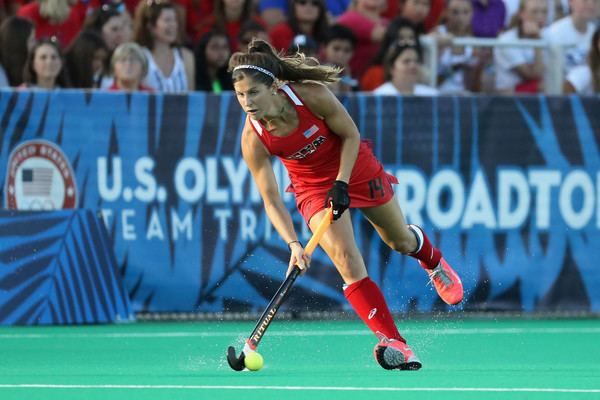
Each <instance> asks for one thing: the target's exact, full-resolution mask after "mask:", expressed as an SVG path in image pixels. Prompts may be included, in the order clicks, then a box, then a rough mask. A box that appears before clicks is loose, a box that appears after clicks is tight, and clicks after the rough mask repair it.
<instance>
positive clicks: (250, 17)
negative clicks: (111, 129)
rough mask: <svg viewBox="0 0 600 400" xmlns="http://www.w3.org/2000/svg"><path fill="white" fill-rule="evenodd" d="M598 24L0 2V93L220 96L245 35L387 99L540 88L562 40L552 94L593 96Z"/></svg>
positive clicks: (434, 5) (535, 11) (513, 12)
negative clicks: (477, 41)
mask: <svg viewBox="0 0 600 400" xmlns="http://www.w3.org/2000/svg"><path fill="white" fill-rule="evenodd" d="M599 22H600V0H0V87H17V88H31V89H35V88H39V89H46V90H48V89H58V88H82V89H100V90H124V91H134V90H140V91H148V92H162V93H185V92H189V91H194V90H197V91H205V92H212V93H220V92H222V91H228V90H232V89H233V86H232V83H231V78H230V76H229V74H228V72H227V64H228V60H229V58H230V56H231V54H233V53H234V52H236V51H239V50H242V49H245V48H246V46H247V45H248V43H249V42H250V41H251V40H252V39H253V38H256V37H257V38H261V39H264V40H268V41H269V42H270V43H271V44H272V45H273V46H274V47H275V48H276V49H277V50H278V51H280V52H282V53H286V52H287V53H290V52H296V51H302V52H304V53H305V54H306V55H307V56H311V57H314V58H316V59H318V60H319V61H320V62H321V63H326V64H333V65H337V66H340V67H343V73H342V74H343V76H342V79H341V80H340V82H338V83H336V84H333V85H332V90H334V91H335V92H336V93H348V92H352V91H363V92H373V93H375V94H385V95H397V94H403V95H425V96H431V95H436V94H466V93H501V94H514V93H539V92H543V91H544V76H545V74H546V72H547V71H546V68H547V66H548V62H549V58H548V55H549V49H550V48H551V47H550V46H553V45H561V46H564V60H562V63H561V64H562V65H563V66H564V68H563V71H562V72H563V77H562V79H563V82H561V83H562V87H563V89H564V91H565V92H567V93H580V94H594V93H599V92H600V32H599V29H598V28H599ZM471 37H475V38H494V39H496V40H497V42H498V43H500V44H501V43H510V44H512V43H515V42H518V41H520V40H522V39H539V40H542V41H544V42H545V43H547V44H548V46H547V47H543V48H540V47H518V46H515V47H511V46H502V45H496V46H495V47H486V46H476V45H469V46H458V45H456V44H455V43H454V42H455V39H456V38H471ZM424 38H427V41H428V43H435V45H436V46H437V48H438V51H437V57H438V59H437V62H436V63H435V64H436V65H437V68H436V69H435V70H430V69H429V68H427V65H429V64H427V63H424V60H425V54H424V48H425V46H424V45H423V44H424V42H423V40H424ZM432 82H435V84H432Z"/></svg>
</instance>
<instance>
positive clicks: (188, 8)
mask: <svg viewBox="0 0 600 400" xmlns="http://www.w3.org/2000/svg"><path fill="white" fill-rule="evenodd" d="M134 1H136V2H137V1H138V0H134ZM174 3H176V4H178V5H179V6H181V8H183V10H184V11H185V31H186V34H187V37H188V38H189V39H190V40H192V41H194V43H195V42H197V41H198V39H199V38H200V36H202V34H201V33H200V32H199V30H200V29H201V27H202V23H203V19H205V18H206V17H207V16H209V15H211V14H212V13H213V2H212V1H211V0H174Z"/></svg>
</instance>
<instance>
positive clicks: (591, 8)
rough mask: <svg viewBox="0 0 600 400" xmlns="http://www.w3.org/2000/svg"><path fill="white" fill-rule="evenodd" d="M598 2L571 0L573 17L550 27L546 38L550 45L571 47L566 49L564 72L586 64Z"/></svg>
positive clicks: (560, 20) (593, 0) (545, 34)
mask: <svg viewBox="0 0 600 400" xmlns="http://www.w3.org/2000/svg"><path fill="white" fill-rule="evenodd" d="M596 1H597V0H569V4H570V6H571V15H569V16H566V17H564V18H561V19H559V20H558V21H556V22H554V23H553V24H552V25H550V26H549V27H548V29H547V30H546V31H545V33H544V35H543V36H544V37H545V38H546V39H547V40H548V42H550V44H559V45H569V46H570V47H567V48H565V57H564V61H563V62H564V72H565V74H568V73H569V72H570V71H571V70H572V69H573V68H575V67H576V66H578V65H582V64H584V63H585V60H586V57H587V53H588V51H589V49H590V41H591V39H592V35H593V33H594V23H593V22H592V20H593V19H594V18H595V17H596V14H597V10H596Z"/></svg>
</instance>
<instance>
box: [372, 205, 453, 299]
mask: <svg viewBox="0 0 600 400" xmlns="http://www.w3.org/2000/svg"><path fill="white" fill-rule="evenodd" d="M361 211H362V212H363V214H364V215H365V217H367V219H368V220H369V221H370V222H371V224H372V225H373V227H374V228H375V229H376V230H377V232H378V233H379V236H381V239H382V240H383V241H384V242H385V243H386V244H387V245H388V246H389V247H390V248H392V249H393V250H396V251H398V252H401V253H403V254H407V255H409V256H411V257H414V258H416V259H417V260H418V261H419V264H420V265H421V266H422V267H423V268H424V269H425V270H426V271H427V273H428V274H429V277H430V279H431V281H432V282H433V284H434V286H435V289H436V291H437V292H438V294H439V296H440V297H441V298H442V300H444V301H445V302H446V303H448V304H458V303H459V302H460V301H461V300H462V298H463V287H462V282H461V281H460V278H459V277H458V275H457V274H456V272H454V270H453V269H452V268H451V267H450V265H448V263H447V262H446V260H444V258H443V257H442V253H441V252H440V250H439V249H437V248H436V247H435V246H433V244H432V243H431V241H430V240H429V238H428V237H427V235H426V234H425V232H424V231H423V230H422V229H421V228H420V227H418V226H417V225H406V223H405V221H404V216H403V215H402V210H401V209H400V206H399V205H398V202H397V200H396V197H395V196H394V197H393V198H392V199H391V200H390V201H388V202H387V203H385V204H383V205H380V206H376V207H369V208H363V209H361Z"/></svg>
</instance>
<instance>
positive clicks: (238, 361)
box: [227, 346, 246, 371]
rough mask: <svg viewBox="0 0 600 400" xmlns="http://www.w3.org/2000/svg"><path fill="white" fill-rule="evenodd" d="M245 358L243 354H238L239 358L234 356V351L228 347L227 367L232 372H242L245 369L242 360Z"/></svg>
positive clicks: (231, 347)
mask: <svg viewBox="0 0 600 400" xmlns="http://www.w3.org/2000/svg"><path fill="white" fill-rule="evenodd" d="M245 358H246V356H245V354H244V352H243V351H242V352H241V353H240V356H239V357H238V356H236V354H235V349H234V348H233V346H229V347H228V348H227V362H228V363H229V366H230V367H231V369H233V370H234V371H243V370H244V368H246V364H244V359H245Z"/></svg>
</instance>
